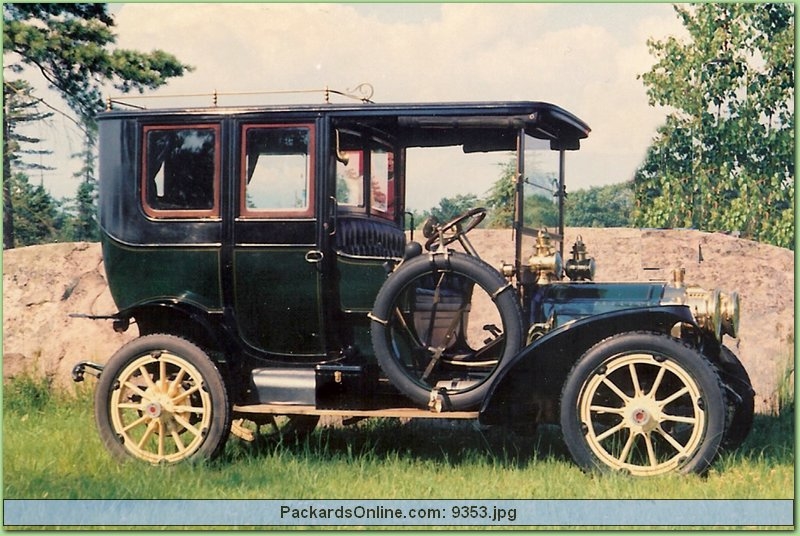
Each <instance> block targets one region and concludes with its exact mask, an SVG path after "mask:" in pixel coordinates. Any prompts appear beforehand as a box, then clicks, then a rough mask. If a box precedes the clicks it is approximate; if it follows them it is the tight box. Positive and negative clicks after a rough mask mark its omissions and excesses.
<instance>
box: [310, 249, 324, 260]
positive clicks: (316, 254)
mask: <svg viewBox="0 0 800 536" xmlns="http://www.w3.org/2000/svg"><path fill="white" fill-rule="evenodd" d="M324 258H325V254H324V253H322V252H321V251H320V250H318V249H312V250H311V251H309V252H307V253H306V262H310V263H311V264H317V263H319V262H322V259H324Z"/></svg>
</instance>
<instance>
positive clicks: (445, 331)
mask: <svg viewBox="0 0 800 536" xmlns="http://www.w3.org/2000/svg"><path fill="white" fill-rule="evenodd" d="M426 300H427V302H426ZM437 300H438V301H437ZM448 300H449V301H448ZM423 302H426V303H427V304H428V305H427V306H429V310H425V309H424V306H423V305H422V303H423ZM428 302H429V303H428ZM467 307H469V308H470V310H469V311H468V312H467V311H465V309H466V308H467ZM476 316H477V317H478V318H477V319H478V320H481V321H480V322H475V321H476V318H475V317H476ZM370 318H371V319H372V324H371V328H372V344H373V348H374V351H375V355H376V357H377V360H378V362H379V364H380V366H381V368H382V369H383V371H384V373H385V374H386V376H387V378H388V379H389V381H390V382H391V383H392V384H393V385H394V386H395V387H396V388H397V389H399V390H400V392H402V393H403V394H405V395H406V396H407V397H408V398H410V399H411V400H412V401H413V402H414V403H416V404H418V405H421V406H426V405H429V404H430V403H431V394H432V392H433V391H434V390H435V391H436V396H435V397H434V398H438V403H439V404H441V408H440V409H441V410H444V411H449V410H457V411H460V410H467V409H472V408H475V407H477V406H478V405H479V404H480V403H481V401H482V400H483V398H484V396H485V395H486V392H487V390H488V389H489V386H490V384H491V381H492V379H493V378H494V377H495V374H496V373H497V370H498V365H499V364H500V363H501V362H502V361H503V360H506V359H509V358H510V357H511V356H513V355H515V354H516V353H517V352H518V351H519V349H520V347H521V345H522V339H523V333H524V328H523V323H522V312H521V310H520V306H519V301H518V299H517V294H516V292H515V291H514V289H513V287H512V286H511V285H510V284H509V283H508V282H507V281H506V280H505V279H504V278H503V277H502V276H501V275H500V274H499V272H497V270H495V269H494V268H492V267H491V266H489V265H488V264H486V263H484V262H483V261H481V260H480V259H477V258H475V257H472V256H469V255H464V254H462V253H454V252H446V253H435V254H430V255H422V256H419V257H415V258H413V259H411V260H409V261H406V262H404V263H403V264H402V265H400V267H399V268H398V269H397V270H395V272H394V273H392V274H391V275H390V276H389V277H388V279H387V280H386V282H385V283H384V285H383V286H382V287H381V290H380V291H379V292H378V296H377V297H376V300H375V306H374V308H373V311H372V314H371V315H370ZM470 319H471V320H472V322H473V327H472V328H469V325H468V324H469V321H470ZM475 325H477V329H476V328H475ZM481 329H483V330H484V331H481ZM484 338H485V339H484ZM437 355H438V357H437ZM437 409H438V408H437Z"/></svg>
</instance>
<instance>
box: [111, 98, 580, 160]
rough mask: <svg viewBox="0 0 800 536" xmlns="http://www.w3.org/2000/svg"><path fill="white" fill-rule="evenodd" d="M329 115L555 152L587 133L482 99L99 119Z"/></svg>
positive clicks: (548, 110)
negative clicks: (486, 134)
mask: <svg viewBox="0 0 800 536" xmlns="http://www.w3.org/2000/svg"><path fill="white" fill-rule="evenodd" d="M265 115H275V116H298V117H322V116H330V117H332V118H335V119H336V120H339V121H346V120H348V119H349V120H353V121H357V120H361V121H367V122H369V121H370V120H375V121H386V120H391V121H393V122H396V124H397V125H398V126H399V127H400V128H404V129H406V130H407V131H422V130H430V129H435V130H442V129H495V130H500V129H502V130H506V131H508V130H509V129H514V128H517V129H518V128H525V130H526V132H527V133H528V134H530V135H532V136H534V137H536V138H540V139H549V140H550V141H551V144H552V145H553V148H554V149H559V148H563V149H577V148H578V147H579V144H580V140H581V139H584V138H586V137H587V136H588V135H589V133H590V132H591V129H590V128H589V126H588V125H587V124H586V123H585V122H584V121H582V120H581V119H579V118H578V117H577V116H575V115H574V114H572V113H571V112H568V111H567V110H565V109H563V108H561V107H559V106H556V105H554V104H550V103H547V102H539V101H480V102H435V103H391V104H377V103H372V102H369V103H346V104H340V103H333V104H329V103H325V104H291V105H289V104H282V105H264V106H214V107H199V108H198V107H192V108H158V109H136V110H119V109H114V110H108V111H105V112H102V113H101V114H99V116H98V120H100V121H105V120H110V119H124V118H129V119H136V118H140V119H147V120H166V119H168V118H173V119H174V118H177V117H186V116H204V117H209V116H223V117H226V116H242V117H247V116H259V117H263V116H265Z"/></svg>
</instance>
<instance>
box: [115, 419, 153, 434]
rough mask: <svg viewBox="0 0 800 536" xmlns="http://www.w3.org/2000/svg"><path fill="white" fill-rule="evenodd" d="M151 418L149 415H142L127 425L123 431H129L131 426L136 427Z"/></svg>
mask: <svg viewBox="0 0 800 536" xmlns="http://www.w3.org/2000/svg"><path fill="white" fill-rule="evenodd" d="M149 418H150V417H148V416H147V415H142V416H141V417H139V418H138V419H136V420H135V421H133V422H132V423H130V424H129V425H128V426H126V427H125V428H123V429H122V431H123V432H127V431H128V430H130V429H131V428H135V427H137V426H139V425H140V424H142V423H144V422H147V419H149Z"/></svg>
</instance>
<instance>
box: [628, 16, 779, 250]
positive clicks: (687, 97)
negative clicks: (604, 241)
mask: <svg viewBox="0 0 800 536" xmlns="http://www.w3.org/2000/svg"><path fill="white" fill-rule="evenodd" d="M675 10H676V13H677V15H678V17H679V18H680V19H681V21H682V23H683V25H684V26H685V27H686V29H687V30H688V33H689V39H688V41H685V42H684V41H681V40H679V39H677V38H675V37H670V38H668V39H666V40H664V41H649V42H648V45H649V47H650V51H651V53H652V54H653V55H654V56H655V57H656V59H657V62H656V63H655V65H654V66H653V68H652V69H651V70H650V71H649V72H648V73H645V74H644V75H642V80H643V82H644V84H645V86H646V87H647V92H648V95H649V98H650V103H651V105H660V106H666V107H668V108H669V109H670V110H671V111H670V113H669V115H668V116H667V120H666V122H665V124H664V125H663V126H662V127H661V128H659V130H658V134H657V136H656V138H655V140H654V142H653V144H652V146H651V147H650V148H649V150H648V152H647V155H646V158H645V162H644V163H643V165H642V166H641V168H640V169H639V170H638V171H637V173H636V176H635V179H634V191H635V196H636V210H635V223H636V224H637V225H643V226H653V227H695V228H700V229H705V230H725V231H739V232H741V233H742V234H743V235H744V236H747V237H749V238H753V239H756V240H761V241H764V242H769V243H772V244H776V245H780V246H784V247H793V244H794V213H793V207H794V173H795V170H794V11H793V6H792V5H791V4H764V3H735V4H719V3H709V4H699V5H692V6H684V5H680V6H676V7H675Z"/></svg>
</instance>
